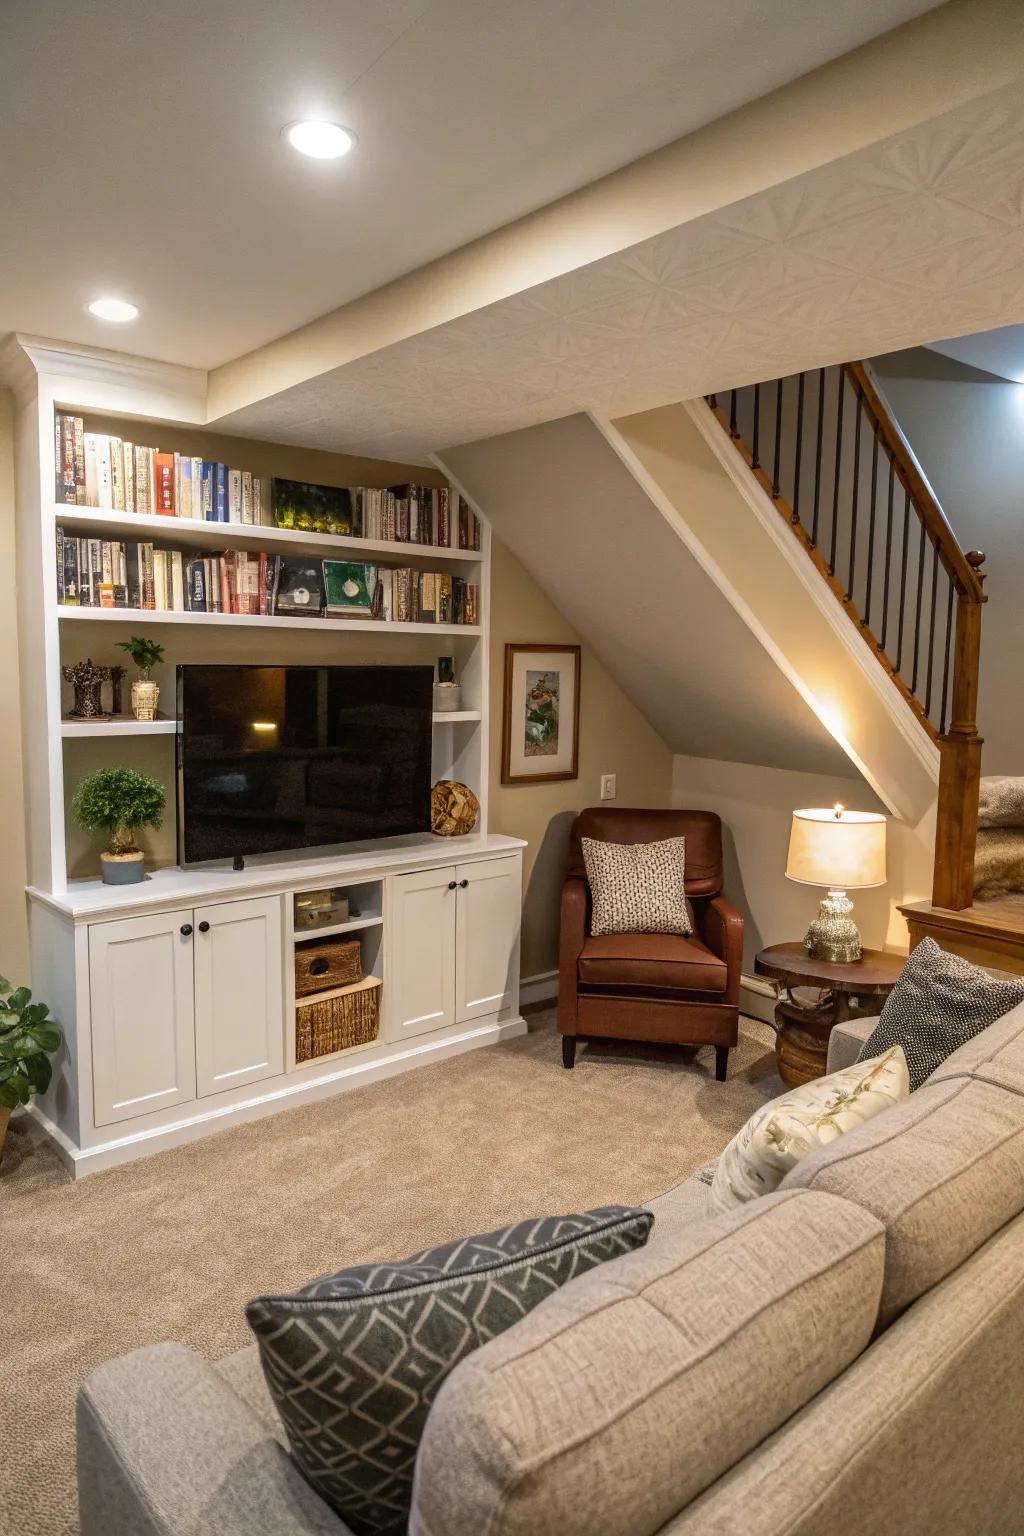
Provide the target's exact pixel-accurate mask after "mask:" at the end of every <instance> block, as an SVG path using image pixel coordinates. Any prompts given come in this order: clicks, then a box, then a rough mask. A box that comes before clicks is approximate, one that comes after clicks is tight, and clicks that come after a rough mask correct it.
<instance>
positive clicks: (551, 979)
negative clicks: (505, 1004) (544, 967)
mask: <svg viewBox="0 0 1024 1536" xmlns="http://www.w3.org/2000/svg"><path fill="white" fill-rule="evenodd" d="M557 996H558V972H557V971H538V972H537V974H536V976H523V977H521V978H520V981H519V1006H520V1008H521V1007H522V1006H523V1004H524V1003H544V1002H548V1001H551V1002H554V1000H555V998H557Z"/></svg>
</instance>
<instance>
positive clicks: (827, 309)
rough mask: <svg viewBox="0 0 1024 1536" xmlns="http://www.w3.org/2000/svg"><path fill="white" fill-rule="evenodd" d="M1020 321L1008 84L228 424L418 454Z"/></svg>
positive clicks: (1023, 250)
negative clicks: (575, 415) (982, 98)
mask: <svg viewBox="0 0 1024 1536" xmlns="http://www.w3.org/2000/svg"><path fill="white" fill-rule="evenodd" d="M1021 319H1024V100H1022V99H1021V96H1020V93H1019V92H1018V91H1016V90H1010V89H1007V90H1005V91H1001V92H998V93H996V94H994V95H993V96H991V97H988V98H986V100H985V101H983V102H981V103H973V104H972V105H970V106H969V107H965V108H962V109H959V110H957V111H955V112H951V113H949V114H947V115H946V116H944V117H940V118H937V119H935V120H933V121H932V122H930V123H928V124H925V125H921V126H919V127H916V128H914V129H912V130H909V131H907V132H906V133H903V134H899V135H896V136H895V137H893V138H891V139H889V140H887V141H885V142H883V143H881V144H877V145H874V146H872V147H871V148H870V149H868V150H865V151H862V152H860V153H858V154H854V155H850V156H847V157H845V158H843V159H841V160H838V161H835V162H833V163H832V164H830V165H827V166H824V167H821V168H819V169H817V170H815V171H813V172H810V173H808V174H807V175H805V176H800V177H796V178H794V179H793V180H791V181H789V182H787V183H784V184H783V185H780V186H777V187H774V188H772V189H771V190H770V191H768V192H765V193H762V194H759V195H757V196H755V197H751V198H748V199H746V200H744V201H742V202H739V203H736V204H734V205H732V206H731V207H729V208H726V209H722V210H719V211H718V212H716V213H714V214H711V215H708V216H707V217H705V218H702V219H698V220H695V221H693V222H691V223H689V224H686V225H683V226H681V227H679V228H676V229H674V230H671V231H669V232H667V233H665V234H662V235H659V236H657V237H656V238H654V239H651V240H648V241H645V242H644V243H643V244H641V245H637V246H634V247H633V248H632V249H630V250H628V251H625V252H621V253H619V254H617V255H615V256H613V257H609V258H608V259H606V260H603V261H600V262H595V263H593V264H592V265H590V266H587V267H582V268H579V269H577V270H576V271H574V272H572V273H570V274H567V275H566V276H564V277H559V278H556V279H554V280H552V281H551V282H547V283H544V284H542V285H540V286H538V287H535V288H532V289H530V290H527V291H524V292H522V293H519V294H517V295H515V296H514V297H512V298H510V299H507V300H504V301H502V302H501V303H498V304H494V305H491V306H489V307H487V308H486V309H481V310H478V311H476V312H475V313H473V314H470V315H468V316H466V317H464V318H460V319H458V320H455V321H452V322H451V323H450V324H447V325H444V326H440V327H438V328H436V329H435V330H432V331H429V332H426V333H423V334H421V335H419V336H416V337H412V338H410V339H408V340H405V341H402V342H400V343H398V344H396V345H395V346H393V347H389V348H387V349H386V350H383V351H380V352H377V353H374V354H372V355H370V356H368V357H365V358H363V359H360V360H358V361H356V362H353V363H351V364H348V365H346V366H345V367H343V368H339V369H337V370H335V371H333V372H331V373H327V374H323V375H320V376H319V377H317V378H314V379H311V380H308V381H306V382H304V383H303V384H301V385H298V386H296V387H295V388H293V389H290V390H288V391H285V392H284V393H282V394H280V395H277V396H275V397H274V398H273V399H269V400H267V401H264V402H260V403H259V404H257V405H254V406H251V407H247V408H246V409H245V410H242V411H239V412H236V413H235V414H233V415H231V416H228V417H226V418H224V420H223V422H222V423H221V425H223V426H224V427H225V428H226V429H227V430H229V431H234V432H240V433H243V432H244V433H252V434H254V435H260V436H266V437H270V438H276V439H278V440H280V441H286V442H296V443H303V444H308V445H310V446H312V447H318V448H332V449H341V450H348V451H350V452H357V453H366V454H376V455H380V456H383V457H390V458H402V459H420V458H424V457H425V456H426V455H427V454H429V453H430V452H431V451H434V450H437V449H438V448H441V447H443V446H446V445H451V444H454V443H462V442H469V441H472V440H474V439H477V438H480V437H484V436H490V435H494V434H497V433H500V432H507V431H511V430H514V429H516V428H519V427H523V426H528V425H531V424H533V423H536V422H540V421H545V420H550V419H552V418H554V417H559V416H564V415H567V414H569V413H570V412H573V411H578V410H582V409H589V410H592V411H595V412H597V413H599V414H602V415H609V416H617V415H624V414H627V413H629V412H633V411H639V410H645V409H647V408H649V407H652V406H655V405H661V404H665V403H667V402H668V401H671V400H679V399H688V398H692V397H694V396H697V395H701V394H705V393H707V392H709V391H711V390H714V389H725V388H728V387H729V386H731V385H739V384H743V383H749V382H752V381H754V380H756V379H763V378H773V377H777V376H778V375H780V374H784V373H789V372H793V371H796V370H798V369H802V368H808V367H815V366H818V365H820V364H824V363H830V362H837V361H846V360H848V359H850V358H860V357H868V356H872V355H876V354H878V353H881V352H887V351H896V350H898V349H899V348H902V347H908V346H912V345H917V344H919V343H921V342H926V341H932V340H934V339H936V338H937V337H942V336H952V335H957V334H962V333H964V332H967V331H978V330H986V329H988V328H990V327H992V326H996V325H1002V324H1007V323H1011V322H1016V321H1018V320H1021Z"/></svg>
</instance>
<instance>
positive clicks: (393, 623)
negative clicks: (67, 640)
mask: <svg viewBox="0 0 1024 1536" xmlns="http://www.w3.org/2000/svg"><path fill="white" fill-rule="evenodd" d="M57 618H58V619H59V620H60V621H61V622H62V623H63V622H64V621H65V620H69V621H72V622H74V621H77V622H79V623H82V622H83V621H84V622H85V623H87V624H89V623H91V624H138V622H139V621H140V619H144V620H145V621H146V623H147V624H150V625H160V624H215V625H222V626H223V625H228V626H230V625H243V626H247V627H248V628H249V629H317V630H324V631H325V632H326V631H331V632H333V633H338V632H339V631H342V630H348V631H349V632H350V633H351V632H355V633H359V634H387V635H481V634H482V633H483V630H482V629H481V627H480V625H479V624H405V623H401V622H399V621H397V620H395V619H389V620H384V619H299V618H286V617H285V616H284V615H281V614H263V613H182V612H178V610H176V609H172V608H62V607H58V609H57Z"/></svg>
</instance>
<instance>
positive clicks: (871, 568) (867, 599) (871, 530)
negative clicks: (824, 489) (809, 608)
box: [861, 414, 878, 626]
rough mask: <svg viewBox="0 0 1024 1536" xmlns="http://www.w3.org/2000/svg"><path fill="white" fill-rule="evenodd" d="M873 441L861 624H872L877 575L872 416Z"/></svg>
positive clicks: (875, 435) (875, 442)
mask: <svg viewBox="0 0 1024 1536" xmlns="http://www.w3.org/2000/svg"><path fill="white" fill-rule="evenodd" d="M871 423H872V428H873V440H872V443H871V505H870V507H869V509H868V512H869V515H868V577H867V587H866V589H865V592H864V617H863V618H862V619H861V623H862V624H863V625H865V626H869V625H870V623H871V585H872V582H873V580H874V575H875V504H876V502H877V499H878V418H877V417H876V416H875V415H874V414H872V417H871Z"/></svg>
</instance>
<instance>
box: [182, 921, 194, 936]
mask: <svg viewBox="0 0 1024 1536" xmlns="http://www.w3.org/2000/svg"><path fill="white" fill-rule="evenodd" d="M181 936H182V938H183V939H190V938H191V937H192V924H191V923H182V925H181Z"/></svg>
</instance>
